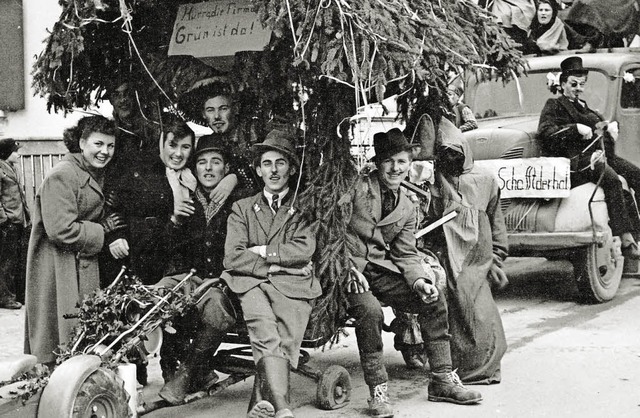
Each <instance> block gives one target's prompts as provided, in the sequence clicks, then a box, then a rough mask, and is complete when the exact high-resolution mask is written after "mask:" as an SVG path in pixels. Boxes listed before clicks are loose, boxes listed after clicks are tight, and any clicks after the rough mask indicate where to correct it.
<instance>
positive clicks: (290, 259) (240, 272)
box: [221, 192, 322, 299]
mask: <svg viewBox="0 0 640 418" xmlns="http://www.w3.org/2000/svg"><path fill="white" fill-rule="evenodd" d="M287 197H290V196H287ZM256 245H266V246H267V251H266V252H267V258H266V259H265V258H262V257H261V256H260V255H258V254H254V253H253V252H251V251H247V249H248V248H250V247H253V246H256ZM315 249H316V238H315V229H314V227H313V226H312V225H310V224H307V223H306V222H304V221H303V220H302V219H301V217H300V214H299V213H298V212H297V211H296V210H295V208H294V209H292V207H291V206H290V204H289V203H288V202H287V200H286V199H285V200H284V201H283V203H282V205H281V207H280V208H279V209H278V213H277V214H276V215H275V216H274V215H273V214H272V212H271V209H270V208H269V205H268V204H267V202H266V199H265V198H264V197H263V194H262V192H260V193H258V194H256V195H255V196H251V197H247V198H245V199H241V200H239V201H237V202H235V203H234V204H233V207H232V209H231V215H229V219H228V221H227V240H226V242H225V251H224V254H225V255H224V267H225V269H226V271H224V272H223V273H222V276H221V277H222V278H223V279H224V281H225V282H226V283H227V285H228V286H229V288H230V289H231V290H232V291H233V292H234V293H239V294H241V293H245V292H247V291H248V290H250V289H252V288H254V287H256V286H258V285H259V284H260V283H262V282H264V281H267V280H268V281H269V282H271V284H273V286H274V287H275V288H276V289H278V291H280V293H282V294H283V295H285V296H287V297H289V298H295V299H315V298H316V297H318V296H320V295H321V293H322V290H321V289H320V283H319V281H318V280H317V279H316V278H315V276H314V275H312V276H309V277H304V276H294V275H289V274H282V273H269V266H270V265H271V264H278V265H280V266H283V267H294V268H302V267H304V266H305V265H306V264H307V263H308V262H309V260H311V257H312V256H313V253H314V251H315Z"/></svg>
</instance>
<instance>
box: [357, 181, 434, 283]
mask: <svg viewBox="0 0 640 418" xmlns="http://www.w3.org/2000/svg"><path fill="white" fill-rule="evenodd" d="M352 202H353V214H352V215H351V222H349V230H348V234H347V240H348V241H349V248H350V249H351V260H352V261H353V263H354V264H355V267H356V268H357V269H358V271H360V272H363V271H364V269H365V267H366V265H367V263H373V264H376V265H378V266H381V267H384V268H386V269H388V270H390V271H393V272H395V273H401V274H402V275H403V276H404V278H405V279H406V280H407V283H408V285H409V286H410V287H413V283H414V282H415V281H416V280H418V279H419V278H424V279H425V280H427V281H429V279H428V278H427V277H426V274H425V271H424V268H423V267H422V259H423V258H424V256H423V255H420V253H419V252H418V250H417V249H416V239H415V236H414V233H415V230H416V222H417V219H416V210H415V206H414V204H413V202H411V200H410V199H409V197H408V196H407V195H406V194H405V193H403V192H402V191H400V192H399V200H398V204H397V205H396V207H395V209H394V210H393V211H392V212H391V213H390V214H389V215H387V216H386V217H385V218H384V219H381V217H382V198H381V196H380V181H379V179H378V175H377V171H375V170H374V171H372V172H371V173H369V174H368V175H363V176H361V177H360V178H359V179H358V180H357V183H356V186H355V191H354V194H353V198H352Z"/></svg>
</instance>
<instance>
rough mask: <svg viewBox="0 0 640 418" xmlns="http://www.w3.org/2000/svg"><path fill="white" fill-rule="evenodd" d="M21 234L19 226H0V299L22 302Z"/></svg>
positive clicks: (22, 228) (8, 224)
mask: <svg viewBox="0 0 640 418" xmlns="http://www.w3.org/2000/svg"><path fill="white" fill-rule="evenodd" d="M23 232H24V227H23V226H22V225H21V224H14V223H10V222H5V223H3V224H2V225H0V299H3V298H8V297H13V296H16V297H17V298H16V299H17V300H22V302H24V289H25V277H24V274H25V273H24V271H23V269H22V268H21V267H22V266H23V265H24V261H23V260H22V257H23V254H22V235H23Z"/></svg>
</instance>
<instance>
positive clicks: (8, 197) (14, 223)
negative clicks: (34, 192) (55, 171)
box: [0, 138, 29, 309]
mask: <svg viewBox="0 0 640 418" xmlns="http://www.w3.org/2000/svg"><path fill="white" fill-rule="evenodd" d="M19 148H20V144H18V143H17V142H16V141H15V140H13V139H12V138H4V139H0V308H5V309H20V307H22V304H21V303H20V302H24V286H25V284H24V271H23V269H22V267H23V266H24V262H23V260H22V259H23V254H22V251H21V249H22V245H21V244H22V240H23V235H24V231H25V227H26V226H27V224H28V223H29V210H28V208H27V203H26V200H25V196H24V191H23V190H22V184H21V183H22V181H21V179H20V176H19V174H18V172H19V171H18V169H17V168H18V162H19V158H20V157H19V155H18V149H19Z"/></svg>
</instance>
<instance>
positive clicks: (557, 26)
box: [531, 17, 569, 51]
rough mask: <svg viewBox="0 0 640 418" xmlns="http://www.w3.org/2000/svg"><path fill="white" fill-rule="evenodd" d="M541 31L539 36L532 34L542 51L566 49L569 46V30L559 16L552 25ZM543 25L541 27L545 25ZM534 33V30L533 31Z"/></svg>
mask: <svg viewBox="0 0 640 418" xmlns="http://www.w3.org/2000/svg"><path fill="white" fill-rule="evenodd" d="M545 26H549V28H548V29H547V30H546V31H544V32H543V33H541V34H540V35H539V36H532V38H533V39H535V40H536V45H538V48H540V51H566V50H567V48H569V40H568V39H567V31H566V30H565V29H564V23H562V21H561V20H560V19H558V18H557V17H556V18H555V19H554V20H553V24H552V25H545ZM545 26H541V28H543V27H545ZM531 34H532V35H533V30H532V31H531Z"/></svg>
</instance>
